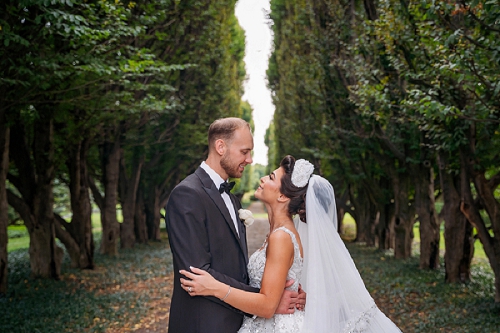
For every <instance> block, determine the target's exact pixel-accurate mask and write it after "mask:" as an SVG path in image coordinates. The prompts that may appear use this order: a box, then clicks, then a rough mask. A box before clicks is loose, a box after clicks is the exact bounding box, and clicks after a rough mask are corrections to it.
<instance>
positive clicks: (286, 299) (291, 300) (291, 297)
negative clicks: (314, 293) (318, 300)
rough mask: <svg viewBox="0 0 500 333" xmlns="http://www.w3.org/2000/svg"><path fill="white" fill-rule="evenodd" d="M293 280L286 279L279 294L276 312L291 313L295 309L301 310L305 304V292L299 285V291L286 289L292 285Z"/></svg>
mask: <svg viewBox="0 0 500 333" xmlns="http://www.w3.org/2000/svg"><path fill="white" fill-rule="evenodd" d="M293 283H294V280H288V281H286V284H285V290H284V291H283V294H282V295H281V300H280V303H279V304H278V308H277V309H276V312H275V313H276V314H291V313H294V312H295V309H296V308H297V309H299V310H303V309H304V306H305V305H306V296H305V292H304V291H303V290H302V288H300V286H299V292H296V291H292V290H287V289H286V288H288V287H290V286H291V285H293Z"/></svg>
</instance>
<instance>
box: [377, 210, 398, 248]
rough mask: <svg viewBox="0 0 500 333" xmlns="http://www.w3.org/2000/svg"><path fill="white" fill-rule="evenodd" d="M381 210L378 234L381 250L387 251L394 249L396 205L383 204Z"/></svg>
mask: <svg viewBox="0 0 500 333" xmlns="http://www.w3.org/2000/svg"><path fill="white" fill-rule="evenodd" d="M381 207H382V208H380V209H379V217H378V224H377V228H376V234H377V238H378V248H379V250H387V249H391V248H393V247H394V244H393V243H394V242H393V237H392V235H393V234H394V232H392V230H394V205H393V204H383V205H381Z"/></svg>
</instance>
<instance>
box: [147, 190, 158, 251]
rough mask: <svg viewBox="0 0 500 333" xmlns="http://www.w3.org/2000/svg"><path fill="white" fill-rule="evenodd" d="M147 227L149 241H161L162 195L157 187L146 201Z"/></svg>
mask: <svg viewBox="0 0 500 333" xmlns="http://www.w3.org/2000/svg"><path fill="white" fill-rule="evenodd" d="M145 207H146V226H147V230H148V239H150V240H154V241H159V240H161V237H160V193H159V190H158V188H157V187H156V186H154V187H153V188H152V189H151V191H150V192H149V195H148V197H147V198H146V201H145Z"/></svg>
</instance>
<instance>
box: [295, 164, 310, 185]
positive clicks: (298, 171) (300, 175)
mask: <svg viewBox="0 0 500 333" xmlns="http://www.w3.org/2000/svg"><path fill="white" fill-rule="evenodd" d="M313 171H314V165H312V164H311V162H309V161H307V160H304V159H300V160H297V161H296V162H295V166H294V167H293V172H292V184H293V185H295V186H297V187H304V186H306V185H307V183H308V182H309V178H310V177H311V175H312V173H313Z"/></svg>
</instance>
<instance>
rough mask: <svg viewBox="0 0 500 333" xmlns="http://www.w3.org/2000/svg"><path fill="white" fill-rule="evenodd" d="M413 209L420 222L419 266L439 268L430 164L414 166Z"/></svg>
mask: <svg viewBox="0 0 500 333" xmlns="http://www.w3.org/2000/svg"><path fill="white" fill-rule="evenodd" d="M414 174H415V209H416V211H417V214H418V221H419V222H420V227H419V231H420V265H419V266H420V268H421V269H437V268H439V239H440V234H439V222H438V220H437V213H436V207H435V202H434V171H433V169H432V165H430V166H426V165H419V166H417V167H416V168H415V172H414Z"/></svg>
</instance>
